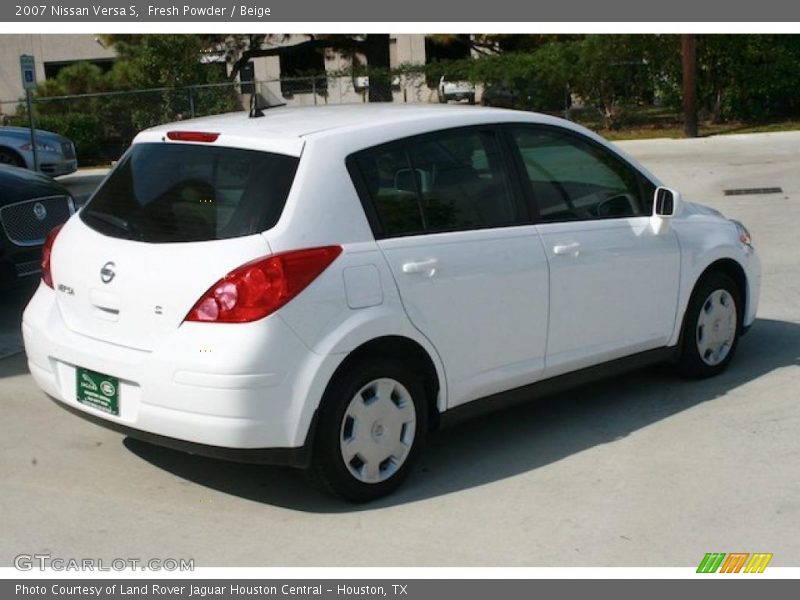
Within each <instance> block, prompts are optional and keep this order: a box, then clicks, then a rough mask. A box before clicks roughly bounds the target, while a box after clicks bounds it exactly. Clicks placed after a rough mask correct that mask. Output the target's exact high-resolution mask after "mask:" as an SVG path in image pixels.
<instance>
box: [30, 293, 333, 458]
mask: <svg viewBox="0 0 800 600" xmlns="http://www.w3.org/2000/svg"><path fill="white" fill-rule="evenodd" d="M55 294H56V292H54V291H53V290H52V289H50V288H48V287H47V286H44V285H40V287H39V289H38V290H37V292H36V294H35V295H34V297H33V298H32V299H31V302H30V303H29V305H28V307H27V308H26V310H25V314H24V316H23V327H22V329H23V338H24V341H25V350H26V353H27V355H28V366H29V369H30V371H31V374H32V375H33V378H34V380H35V381H36V383H37V385H38V386H39V387H40V388H41V389H42V390H43V391H44V392H45V393H46V394H47V395H48V396H50V397H51V398H53V399H54V400H55V401H56V402H58V403H59V404H60V405H62V406H63V407H64V408H66V409H68V410H69V411H70V412H72V413H74V414H78V415H79V416H81V417H83V418H84V419H87V420H89V421H92V422H94V423H97V424H100V425H103V426H104V427H107V428H110V429H113V430H116V431H120V432H122V433H125V434H126V435H130V436H131V437H134V438H138V439H142V440H144V441H149V442H152V443H154V444H158V445H162V446H167V447H170V448H175V449H178V450H182V451H185V452H190V453H193V454H199V455H204V456H214V457H218V458H228V459H231V460H237V461H242V462H257V463H270V464H287V465H292V466H304V465H305V464H307V460H308V453H309V440H311V439H312V437H313V436H312V435H311V434H310V432H311V428H312V421H313V416H314V414H315V411H316V408H317V406H318V402H319V399H318V398H317V397H316V394H315V393H311V392H310V390H309V387H310V384H311V383H312V379H313V375H311V374H318V373H320V372H324V371H325V370H326V369H327V364H326V361H331V360H332V358H331V357H327V358H323V357H321V356H320V355H317V354H315V353H313V352H312V351H311V350H309V349H308V348H307V347H306V346H305V345H304V344H303V343H302V342H301V341H300V340H299V339H298V338H297V336H296V335H295V334H294V333H293V332H292V331H291V330H290V329H289V328H288V326H287V325H286V324H285V323H284V322H283V320H282V319H281V318H279V317H278V315H273V316H272V317H269V318H267V319H263V320H261V321H259V322H256V323H251V324H246V325H244V326H231V327H229V326H225V325H222V326H220V325H214V326H212V327H213V329H208V326H207V325H206V324H196V323H188V324H184V325H182V326H180V327H179V328H177V329H176V331H175V332H174V333H173V334H171V335H169V336H167V337H166V338H165V339H163V340H162V341H160V343H159V348H158V349H156V350H153V351H152V352H148V351H142V350H135V349H132V348H127V347H124V346H119V345H116V344H112V343H109V342H105V341H101V340H97V339H94V338H91V337H87V336H85V335H81V334H78V333H75V332H74V331H72V330H70V329H68V328H67V327H66V326H65V324H64V322H63V320H62V318H61V315H60V312H59V308H58V306H57V303H56V301H55ZM204 348H212V349H213V350H214V352H213V353H212V352H205V351H203V350H202V349H204ZM76 367H83V368H86V369H90V370H93V371H97V372H99V373H104V374H107V375H110V376H113V377H116V378H118V379H119V407H120V408H119V415H111V414H106V413H103V412H100V411H98V410H96V409H94V408H92V407H89V406H85V405H84V404H81V403H79V402H78V401H77V392H76V388H77V382H76Z"/></svg>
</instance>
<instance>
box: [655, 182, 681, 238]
mask: <svg viewBox="0 0 800 600" xmlns="http://www.w3.org/2000/svg"><path fill="white" fill-rule="evenodd" d="M682 208H683V200H682V199H681V195H680V193H678V192H676V191H675V190H672V189H670V188H666V187H658V188H656V191H655V194H654V196H653V215H652V216H651V217H650V225H651V227H652V228H653V232H654V233H655V234H656V235H658V234H660V233H661V232H663V231H666V230H667V227H668V224H669V220H670V219H671V218H672V217H675V216H677V215H679V214H680V212H681V209H682Z"/></svg>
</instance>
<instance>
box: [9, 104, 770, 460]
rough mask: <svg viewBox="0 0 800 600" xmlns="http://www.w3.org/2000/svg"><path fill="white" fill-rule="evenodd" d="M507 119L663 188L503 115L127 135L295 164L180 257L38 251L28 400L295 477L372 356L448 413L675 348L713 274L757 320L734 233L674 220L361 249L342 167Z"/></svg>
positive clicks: (752, 269) (78, 236) (29, 312)
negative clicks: (321, 251)
mask: <svg viewBox="0 0 800 600" xmlns="http://www.w3.org/2000/svg"><path fill="white" fill-rule="evenodd" d="M507 123H525V124H534V125H542V126H546V127H552V128H558V129H560V130H567V131H570V132H573V133H574V134H575V135H577V136H582V137H583V138H586V139H588V140H591V141H592V143H594V144H597V145H599V146H601V147H602V148H604V149H605V150H606V151H608V152H609V153H612V154H613V155H615V156H619V157H621V159H623V160H624V161H626V162H627V163H628V164H630V165H632V166H633V167H634V168H635V169H636V170H637V171H638V172H639V173H640V174H642V176H643V177H646V178H648V179H650V180H651V182H652V183H653V185H654V186H658V185H661V183H660V182H659V181H658V180H657V179H656V177H655V176H653V175H652V174H650V173H648V172H647V170H646V169H645V168H644V167H642V166H641V165H639V164H637V163H636V162H635V161H633V160H632V159H630V158H628V157H626V156H623V155H622V154H621V153H620V151H619V150H618V149H617V148H616V147H615V146H613V145H611V144H609V143H608V142H606V141H605V140H603V139H602V138H600V137H599V136H597V135H595V134H593V133H591V132H589V131H587V130H585V129H583V128H581V127H579V126H577V125H575V124H573V123H570V122H567V121H563V120H560V119H556V118H551V117H548V116H543V115H537V114H533V113H521V112H515V111H507V110H502V109H491V108H474V107H438V106H430V107H414V106H391V105H388V106H384V105H368V106H336V107H334V106H331V107H320V108H277V109H271V110H269V111H266V116H265V117H263V118H260V119H254V118H248V116H247V115H246V114H244V113H236V114H230V115H222V116H216V117H208V118H203V119H197V120H192V121H183V122H180V123H175V124H171V125H164V126H159V127H155V128H153V129H150V130H147V131H145V132H143V133H141V134H140V135H139V136H138V137H137V138H136V139H135V141H134V146H136V145H138V144H146V143H155V144H184V145H188V144H191V142H184V141H178V142H176V141H170V140H169V139H168V137H167V132H173V131H208V132H218V133H219V134H220V135H219V138H218V139H217V140H216V141H215V142H213V145H217V146H225V147H230V148H243V149H252V150H260V151H266V152H273V153H280V154H285V155H288V156H294V157H299V158H300V160H299V165H298V167H297V172H296V176H295V178H294V182H293V183H292V185H291V191H290V192H289V194H288V198H287V200H286V204H285V207H284V209H283V211H282V213H281V215H280V218H279V220H278V221H277V224H276V225H275V226H274V227H272V228H271V229H269V230H268V231H264V232H259V233H255V234H252V235H246V236H243V237H235V238H231V239H225V240H219V241H198V242H180V243H146V242H139V241H132V240H129V239H121V238H117V237H111V236H108V235H104V234H101V233H99V232H98V231H95V230H94V229H93V228H92V227H90V226H89V225H87V224H86V223H85V222H84V221H83V220H82V219H81V218H80V213H79V214H78V215H75V216H74V217H73V218H71V219H70V220H69V221H68V222H67V223H66V225H65V226H64V227H63V229H62V230H61V232H60V233H59V234H58V237H57V239H56V241H55V244H54V246H53V249H52V258H51V268H52V278H53V284H54V287H53V288H51V287H49V286H48V285H45V284H44V283H42V284H40V286H39V289H38V290H37V291H36V293H35V295H34V297H33V299H32V300H31V301H30V304H29V305H28V307H27V309H26V310H25V313H24V318H23V326H22V327H23V334H24V340H25V348H26V352H27V357H28V364H29V367H30V371H31V373H32V375H33V377H34V379H35V381H36V383H37V384H38V385H39V386H40V387H41V389H42V390H44V391H45V392H46V393H47V394H48V395H49V396H51V397H52V398H54V399H55V400H57V401H58V402H59V403H61V404H63V405H66V406H68V407H70V408H71V409H72V410H73V412H78V413H81V414H83V415H86V416H89V417H92V418H93V419H94V420H96V421H102V422H104V423H106V424H107V425H109V426H112V427H115V428H118V429H120V430H122V431H127V432H129V433H131V434H132V435H137V432H138V434H141V435H142V436H144V437H146V438H148V439H154V440H156V441H158V442H161V443H167V444H168V445H173V446H176V447H179V448H184V449H187V450H190V451H193V452H199V453H210V452H208V450H209V449H212V448H217V449H218V450H220V452H219V453H218V454H220V455H222V456H229V457H231V458H241V459H244V460H249V459H252V460H254V461H259V460H261V461H262V462H281V463H288V464H293V465H295V466H303V465H306V464H307V462H308V456H307V452H306V451H305V450H304V449H307V448H308V446H309V444H310V442H311V440H310V438H311V433H310V432H313V427H312V422H313V421H314V419H315V414H316V413H317V410H318V408H319V406H320V402H321V401H322V398H323V394H324V393H325V390H326V388H327V386H328V385H329V383H330V381H331V378H332V377H333V375H334V373H336V372H337V369H338V368H339V367H340V366H341V365H342V364H343V362H344V361H345V360H346V359H347V358H348V356H351V355H352V353H354V352H358V351H359V349H360V348H364V347H365V345H366V344H370V343H371V342H373V341H374V340H383V339H388V338H392V339H398V338H403V339H404V340H406V341H407V342H410V343H411V344H412V345H413V346H415V347H417V348H419V349H421V350H422V351H424V353H425V354H426V355H427V358H428V360H429V361H430V364H431V365H432V367H433V373H432V375H433V376H435V379H436V386H435V387H436V395H435V398H432V399H431V402H433V403H434V404H435V406H434V408H435V411H436V413H438V414H441V415H447V414H448V411H452V410H453V409H454V408H456V407H460V406H462V405H467V403H471V402H473V401H475V400H477V399H481V398H486V397H490V396H493V395H496V394H500V393H503V392H506V391H508V390H514V389H519V388H523V389H524V386H529V385H531V384H536V383H537V382H542V381H545V380H550V379H551V378H554V377H556V376H560V375H563V374H566V373H570V372H576V371H579V370H582V369H586V368H587V367H593V366H596V365H599V364H601V363H608V362H609V361H615V360H616V359H624V358H626V357H631V356H641V355H642V353H647V352H657V351H661V350H667V351H669V350H671V349H675V348H676V347H677V345H678V344H679V338H680V334H681V326H682V322H683V316H684V313H685V312H686V309H687V304H688V303H689V299H690V296H691V294H692V291H693V289H694V287H695V285H696V283H697V281H698V279H699V278H700V277H701V275H702V274H703V273H704V272H705V271H706V270H707V269H708V268H709V266H711V265H713V264H718V263H719V261H726V264H728V265H729V266H731V267H733V268H739V269H740V270H741V275H742V277H743V280H744V281H746V285H745V289H744V290H742V292H743V296H744V300H745V306H744V309H743V322H742V325H743V326H744V327H745V328H746V327H747V326H749V325H750V324H752V322H753V320H754V319H755V315H756V309H757V305H758V296H759V285H760V267H759V262H758V258H757V255H756V254H755V252H754V251H753V250H752V248H751V247H750V246H749V245H747V244H744V243H742V241H741V240H740V235H739V231H738V230H737V226H736V225H735V224H734V223H733V222H731V221H728V220H727V219H725V218H723V217H722V216H721V215H719V214H718V213H716V212H715V211H712V210H710V209H705V208H703V207H701V206H698V205H694V204H691V203H688V202H687V203H684V204H683V209H682V211H681V213H680V214H679V215H676V216H674V217H672V218H664V219H661V218H659V217H653V216H650V215H643V216H636V217H629V218H613V219H597V220H587V221H570V222H558V223H541V222H540V223H536V222H532V223H529V224H519V225H515V226H504V227H497V228H481V229H474V230H470V231H455V232H443V233H432V234H425V235H409V236H397V237H390V238H386V239H384V238H380V237H379V238H378V239H376V235H375V234H374V233H373V230H372V229H371V226H370V221H369V219H368V216H367V215H366V214H365V210H364V207H363V205H362V203H361V202H360V201H359V197H358V194H357V190H356V187H355V186H354V180H353V179H352V178H351V175H350V173H349V172H348V169H347V168H346V166H345V164H346V159H347V157H348V156H350V155H352V154H353V153H357V152H359V151H362V150H364V149H367V148H372V147H375V146H377V145H380V144H384V143H387V142H392V141H394V140H398V139H403V138H407V137H409V136H415V135H418V134H425V133H428V132H431V131H436V130H444V129H449V128H460V127H469V126H479V125H480V126H493V125H494V124H507ZM201 144H202V143H197V144H196V145H201ZM117 168H119V167H117ZM91 202H92V201H91V200H90V203H89V205H88V206H91ZM81 210H82V211H83V210H86V207H84V208H83V209H81ZM332 245H335V246H340V247H341V248H342V252H341V255H339V256H338V258H336V259H335V260H334V261H333V262H332V263H331V264H330V266H328V267H327V268H326V269H325V270H324V271H323V272H322V273H321V274H320V275H319V276H318V277H317V278H316V279H315V280H314V281H313V282H312V283H311V284H310V285H309V286H308V287H307V288H306V289H304V290H303V291H302V292H301V293H300V294H299V295H298V296H297V297H296V298H294V299H293V300H292V301H290V302H289V303H288V304H286V305H285V306H283V307H281V308H280V309H279V310H277V312H274V313H273V314H271V315H269V316H267V317H266V318H263V319H259V320H256V321H254V322H250V323H225V324H223V323H203V322H188V321H185V317H186V316H187V313H188V312H189V311H190V309H192V307H193V305H195V303H196V302H197V301H198V299H199V298H200V297H201V296H203V294H204V293H205V292H206V291H207V290H208V289H209V286H210V285H212V284H213V283H214V282H215V281H217V280H219V279H220V278H221V277H223V276H224V275H225V274H226V273H229V272H231V271H233V270H234V269H236V268H237V267H239V266H241V265H243V264H244V263H247V262H248V261H251V260H254V259H257V258H259V257H263V256H268V255H275V254H280V253H283V252H289V251H293V250H297V249H303V248H315V247H325V246H332ZM109 261H112V262H113V263H114V269H115V273H116V276H115V277H114V279H113V281H111V282H110V283H108V284H105V283H103V282H102V281H101V276H100V273H101V270H102V269H103V268H104V265H106V264H107V263H108V262H109ZM76 367H82V368H86V369H90V370H93V371H96V372H98V373H107V374H110V375H113V376H114V377H116V378H118V380H119V386H120V389H119V402H120V412H119V415H116V416H115V415H109V414H104V413H101V412H99V411H97V410H94V409H93V408H90V407H87V406H85V405H83V404H81V403H78V402H77V401H76V390H75V388H76ZM275 449H278V450H275ZM248 452H250V454H249V455H248ZM259 452H261V453H262V455H261V456H259ZM281 453H283V454H281Z"/></svg>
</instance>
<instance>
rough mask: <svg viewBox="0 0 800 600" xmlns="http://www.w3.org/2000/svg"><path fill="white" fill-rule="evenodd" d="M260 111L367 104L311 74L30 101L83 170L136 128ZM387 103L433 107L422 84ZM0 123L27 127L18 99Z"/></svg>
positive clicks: (363, 94)
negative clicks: (252, 108) (70, 148)
mask: <svg viewBox="0 0 800 600" xmlns="http://www.w3.org/2000/svg"><path fill="white" fill-rule="evenodd" d="M254 95H255V101H256V102H257V103H258V105H259V106H260V107H269V106H277V105H283V104H288V105H293V106H313V105H324V104H343V103H358V102H369V79H368V78H367V77H343V76H342V77H340V76H325V75H322V76H310V77H292V78H282V79H274V80H265V81H251V82H223V83H214V84H203V85H192V86H183V87H160V88H150V89H139V90H124V91H105V92H96V93H91V94H75V95H66V96H35V97H34V120H35V124H36V127H37V128H38V129H44V130H48V131H54V132H56V133H59V134H61V135H64V136H65V137H67V138H69V139H71V140H72V141H73V142H74V143H75V146H76V149H77V153H78V160H79V162H80V164H81V165H82V166H91V165H98V164H107V163H108V162H110V161H114V160H116V159H118V158H119V157H120V155H121V154H122V153H123V152H124V151H125V149H126V148H127V147H128V145H130V143H131V140H132V139H133V137H134V136H135V135H136V134H137V133H138V132H139V131H141V130H142V129H146V128H147V127H152V126H154V125H158V124H161V123H169V122H172V121H180V120H184V119H191V118H194V117H201V116H206V115H212V114H219V113H224V112H232V111H238V110H246V109H247V108H248V107H249V106H250V103H251V101H252V100H253V96H254ZM392 100H393V101H394V102H436V101H437V94H436V90H435V89H430V88H428V87H427V85H426V84H425V81H424V79H422V78H404V77H396V78H395V79H394V80H393V81H392ZM0 119H2V124H3V125H17V126H21V127H28V126H29V118H28V114H27V109H26V107H25V102H24V101H23V100H6V101H0Z"/></svg>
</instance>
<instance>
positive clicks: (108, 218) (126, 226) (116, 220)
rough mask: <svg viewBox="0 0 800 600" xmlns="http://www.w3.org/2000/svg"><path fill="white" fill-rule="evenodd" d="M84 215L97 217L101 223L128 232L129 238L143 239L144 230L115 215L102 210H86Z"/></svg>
mask: <svg viewBox="0 0 800 600" xmlns="http://www.w3.org/2000/svg"><path fill="white" fill-rule="evenodd" d="M83 216H84V217H90V218H92V219H96V220H98V221H100V222H101V223H105V224H106V225H111V226H112V227H114V228H115V229H118V230H120V231H124V232H125V233H127V234H128V237H129V239H136V240H142V239H143V238H142V232H141V231H139V229H138V228H137V227H136V226H135V225H132V224H131V223H129V222H128V221H126V220H125V219H122V218H120V217H117V216H115V215H110V214H108V213H105V212H101V211H99V210H84V211H83Z"/></svg>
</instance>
